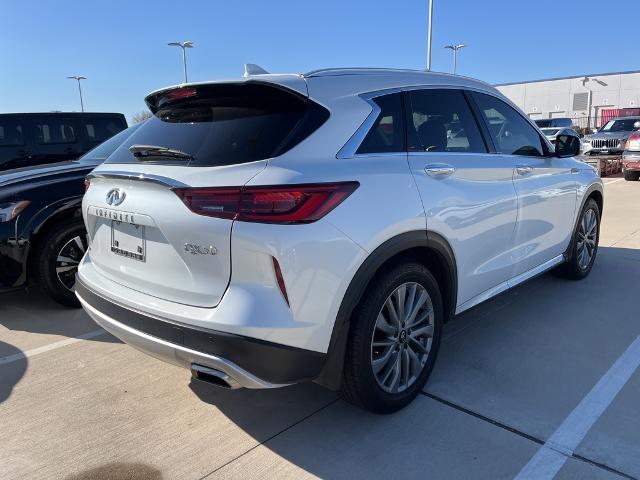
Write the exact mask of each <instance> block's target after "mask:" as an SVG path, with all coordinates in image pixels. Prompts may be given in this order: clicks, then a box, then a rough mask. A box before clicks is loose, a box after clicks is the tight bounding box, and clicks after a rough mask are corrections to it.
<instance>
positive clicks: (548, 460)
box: [515, 337, 640, 480]
mask: <svg viewBox="0 0 640 480" xmlns="http://www.w3.org/2000/svg"><path fill="white" fill-rule="evenodd" d="M638 366H640V337H638V338H636V339H635V341H634V342H633V343H632V344H631V345H629V347H628V348H627V349H626V350H625V352H624V353H623V354H622V355H621V356H620V358H618V360H616V362H615V363H614V364H613V365H612V366H611V368H610V369H609V370H608V371H607V373H605V374H604V376H603V377H602V378H600V380H599V381H598V383H596V385H595V386H594V387H593V388H592V389H591V391H590V392H589V393H588V394H587V396H586V397H584V398H583V399H582V401H581V402H580V403H579V404H578V406H577V407H576V408H575V409H574V410H573V411H572V412H571V413H570V414H569V416H568V417H567V418H566V419H565V420H564V422H562V424H561V425H560V426H559V427H558V429H557V430H556V431H555V432H553V435H551V437H549V440H547V441H546V443H545V444H544V445H543V446H542V447H541V448H540V450H538V453H536V454H535V455H534V456H533V458H531V460H529V463H527V464H526V465H525V466H524V468H523V469H522V470H520V473H518V475H517V476H516V477H515V478H516V479H517V480H525V479H526V480H529V479H536V480H538V479H551V478H553V477H554V476H555V475H556V474H557V473H558V471H559V470H560V469H561V468H562V466H563V465H564V463H565V462H566V460H567V458H569V457H570V456H571V455H573V452H574V450H575V449H576V448H577V447H578V445H579V444H580V442H581V441H582V439H583V438H584V437H585V436H586V434H587V432H588V431H589V429H590V428H591V427H592V426H593V424H594V423H595V422H596V420H598V418H600V416H601V415H602V414H603V413H604V411H605V410H606V409H607V407H608V406H609V405H610V404H611V402H613V399H614V398H615V397H616V395H618V393H619V392H620V390H622V387H624V385H625V384H626V383H627V381H628V380H629V378H631V375H633V373H634V372H635V371H636V369H637V368H638Z"/></svg>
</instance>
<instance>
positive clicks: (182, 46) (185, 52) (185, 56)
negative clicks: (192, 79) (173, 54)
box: [167, 40, 193, 83]
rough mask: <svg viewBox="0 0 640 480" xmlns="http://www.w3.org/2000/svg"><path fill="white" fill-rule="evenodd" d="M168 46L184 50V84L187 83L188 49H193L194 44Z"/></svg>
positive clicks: (184, 43) (181, 43)
mask: <svg viewBox="0 0 640 480" xmlns="http://www.w3.org/2000/svg"><path fill="white" fill-rule="evenodd" d="M167 45H169V46H171V47H180V48H181V49H182V65H183V66H184V83H187V81H188V80H187V48H193V42H191V41H189V40H187V41H186V42H169V43H168V44H167Z"/></svg>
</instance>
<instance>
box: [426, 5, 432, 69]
mask: <svg viewBox="0 0 640 480" xmlns="http://www.w3.org/2000/svg"><path fill="white" fill-rule="evenodd" d="M428 23H429V33H428V34H427V72H429V71H431V37H432V35H431V32H433V0H429V19H428Z"/></svg>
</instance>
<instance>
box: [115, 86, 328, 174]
mask: <svg viewBox="0 0 640 480" xmlns="http://www.w3.org/2000/svg"><path fill="white" fill-rule="evenodd" d="M147 103H148V105H149V108H150V109H151V111H152V112H153V113H154V116H153V117H152V118H150V119H149V120H148V121H146V122H145V124H144V125H142V126H141V127H140V128H139V129H138V130H137V131H136V132H135V133H134V134H133V135H131V137H129V138H128V139H127V140H126V141H125V142H124V143H123V144H122V145H121V146H120V147H119V148H118V149H117V150H116V151H115V152H114V153H113V155H111V156H110V157H109V159H108V160H107V163H140V161H141V160H139V159H138V157H135V156H134V155H133V154H132V153H131V152H130V151H129V147H130V146H131V145H152V146H159V147H163V148H164V147H166V148H170V149H174V150H179V151H180V152H184V153H186V154H188V155H190V156H191V159H190V160H188V161H186V162H185V161H184V160H176V159H175V158H170V157H167V158H160V157H155V156H154V157H151V158H152V160H153V161H150V160H148V159H144V160H142V161H144V162H145V163H162V164H176V163H179V164H180V165H187V166H219V165H233V164H240V163H246V162H252V161H256V160H263V159H266V158H272V157H275V156H278V155H280V154H282V153H284V152H285V151H287V150H289V149H291V148H292V147H293V146H295V145H296V144H297V143H299V142H300V141H302V140H303V139H304V138H306V136H308V135H310V134H311V133H312V132H313V131H315V129H317V128H318V127H319V126H320V125H321V124H322V123H323V122H324V121H325V120H326V118H328V116H329V112H328V111H327V110H326V109H324V108H323V107H320V106H319V105H317V104H315V102H312V101H310V100H308V99H307V98H306V97H303V96H302V95H299V94H297V93H295V92H293V91H290V90H287V89H284V88H280V87H277V86H273V85H267V84H260V83H226V84H215V85H196V86H186V87H182V88H177V89H174V90H169V91H164V92H160V93H159V94H157V95H154V96H151V97H148V98H147Z"/></svg>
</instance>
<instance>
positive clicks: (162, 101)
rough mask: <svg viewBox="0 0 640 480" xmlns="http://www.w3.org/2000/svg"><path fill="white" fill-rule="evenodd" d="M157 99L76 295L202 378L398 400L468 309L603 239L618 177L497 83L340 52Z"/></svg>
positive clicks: (150, 349)
mask: <svg viewBox="0 0 640 480" xmlns="http://www.w3.org/2000/svg"><path fill="white" fill-rule="evenodd" d="M146 102H147V104H148V106H149V108H150V109H151V111H152V112H153V114H154V116H153V117H152V118H151V119H150V120H149V121H147V122H146V123H145V124H144V125H143V126H141V127H140V128H139V129H138V130H137V131H136V132H135V133H134V134H133V135H132V136H131V137H130V138H129V139H128V140H127V141H126V142H125V143H124V144H123V145H122V146H121V147H119V148H118V149H117V150H116V151H115V152H114V154H113V155H111V156H110V157H109V159H108V160H107V162H106V163H104V164H102V165H101V166H99V167H98V168H96V169H95V170H94V171H93V173H91V174H90V175H89V177H88V182H89V186H88V190H87V193H86V194H85V197H84V201H83V206H82V209H83V213H84V218H85V222H86V226H87V230H88V232H89V238H90V242H91V243H90V248H89V251H88V253H87V254H86V256H85V257H84V259H83V261H82V263H81V265H80V267H79V271H78V283H77V289H76V292H77V296H78V298H79V299H80V301H81V302H82V305H83V306H84V308H85V309H86V310H87V312H88V313H89V315H91V317H93V319H94V320H95V321H96V322H97V323H99V324H100V325H102V326H103V327H104V328H105V329H107V330H108V331H110V332H111V333H113V334H114V335H116V336H117V337H119V338H121V339H122V340H123V341H125V342H127V343H129V344H131V345H132V346H134V347H136V348H138V349H140V350H142V351H144V352H147V353H149V354H150V355H153V356H155V357H157V358H160V359H163V360H165V361H167V362H171V363H174V364H176V365H180V366H183V367H185V368H188V369H190V370H191V371H192V374H193V376H194V377H195V378H196V379H199V380H203V381H207V382H209V383H213V384H216V385H220V386H225V387H229V388H236V387H240V386H242V387H248V388H272V387H280V386H284V385H288V384H292V383H297V382H303V381H311V380H313V381H316V382H318V383H320V384H323V385H325V386H327V387H329V388H333V389H339V388H340V389H342V391H343V392H344V394H345V396H346V398H347V399H348V400H349V401H351V402H353V403H355V404H357V405H360V406H362V407H364V408H367V409H370V410H372V411H376V412H391V411H395V410H398V409H399V408H402V407H403V406H405V405H407V404H408V403H409V402H410V401H411V400H412V399H413V398H415V396H416V395H417V394H418V393H419V392H420V390H421V389H422V388H423V386H424V384H425V382H426V381H427V377H428V376H429V374H430V372H431V370H432V368H433V365H434V361H435V359H436V356H437V353H438V346H439V344H440V340H441V336H442V326H443V324H444V323H445V322H446V321H447V320H449V319H450V318H451V317H452V316H453V315H455V314H457V313H460V312H463V311H465V310H467V309H469V308H471V307H473V306H474V305H477V304H479V303H481V302H483V301H485V300H487V299H489V298H491V297H493V296H495V295H497V294H498V293H500V292H503V291H505V290H507V289H509V288H511V287H513V286H515V285H518V284H519V283H521V282H524V281H525V280H528V279H530V278H532V277H534V276H536V275H538V274H540V273H542V272H545V271H547V270H549V269H554V268H556V269H559V272H560V273H562V274H564V275H565V276H567V277H569V278H573V279H579V278H583V277H585V276H586V275H588V273H589V271H590V270H591V267H592V265H593V262H594V260H595V258H596V252H597V247H598V236H599V225H600V214H601V211H602V203H603V188H602V182H601V180H600V178H599V177H598V176H597V175H596V174H595V172H594V170H593V168H591V167H589V166H588V165H586V164H584V163H582V162H580V161H578V160H576V159H575V158H574V156H575V155H576V154H577V153H578V150H579V142H577V141H576V137H574V136H570V135H559V136H557V137H556V145H555V151H554V149H553V148H552V146H551V145H550V143H549V142H548V141H547V139H546V138H545V137H544V136H543V135H542V134H541V133H540V131H539V130H538V128H537V127H536V126H535V124H533V123H532V122H531V120H529V119H528V118H527V117H526V116H525V115H523V113H522V112H521V111H520V110H518V108H517V107H515V106H514V105H513V104H512V103H511V102H510V101H509V100H508V99H507V98H506V97H504V96H503V95H502V94H501V93H500V92H498V91H497V90H496V89H495V88H493V87H491V86H489V85H488V84H486V83H483V82H480V81H477V80H472V79H469V78H464V77H461V76H452V75H445V74H437V73H425V72H421V71H408V70H385V69H329V70H319V71H314V72H310V73H306V74H303V75H270V74H266V73H263V74H257V75H248V76H247V77H246V78H243V79H239V80H237V81H226V82H207V83H198V84H186V85H179V86H174V87H169V88H165V89H162V90H159V91H156V92H154V93H152V94H150V95H149V96H148V97H147V98H146ZM132 368H135V366H133V367H132Z"/></svg>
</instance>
